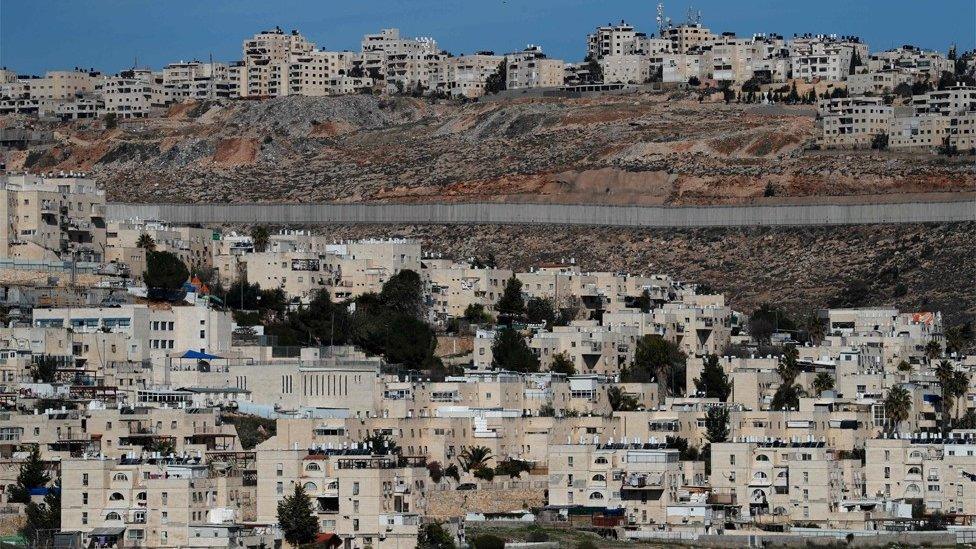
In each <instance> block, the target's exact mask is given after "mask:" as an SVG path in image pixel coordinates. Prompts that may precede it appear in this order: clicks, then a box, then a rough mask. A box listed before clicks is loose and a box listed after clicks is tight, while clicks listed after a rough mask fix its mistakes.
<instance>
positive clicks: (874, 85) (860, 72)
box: [847, 67, 916, 96]
mask: <svg viewBox="0 0 976 549" xmlns="http://www.w3.org/2000/svg"><path fill="white" fill-rule="evenodd" d="M915 78H916V77H915V75H913V74H911V73H910V72H907V71H902V70H890V69H884V70H875V71H872V70H865V69H864V67H859V68H858V69H856V70H855V72H854V74H850V75H848V76H847V92H848V93H849V94H850V95H851V96H859V95H879V96H883V95H887V94H890V93H892V92H893V91H894V90H895V88H897V87H898V86H900V85H902V84H906V85H909V86H910V85H912V84H913V83H914V82H915Z"/></svg>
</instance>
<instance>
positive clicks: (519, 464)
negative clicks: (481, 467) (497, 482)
mask: <svg viewBox="0 0 976 549" xmlns="http://www.w3.org/2000/svg"><path fill="white" fill-rule="evenodd" d="M531 470H532V464H531V463H529V462H528V461H522V460H520V459H514V458H506V459H505V460H504V461H502V462H501V463H499V464H498V465H496V466H495V474H496V475H499V476H501V475H504V476H507V477H511V478H519V477H520V476H522V473H528V472H529V471H531Z"/></svg>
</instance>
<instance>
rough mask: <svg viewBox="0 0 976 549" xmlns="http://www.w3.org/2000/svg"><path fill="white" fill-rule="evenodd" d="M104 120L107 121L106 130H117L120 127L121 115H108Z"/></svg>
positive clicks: (112, 113)
mask: <svg viewBox="0 0 976 549" xmlns="http://www.w3.org/2000/svg"><path fill="white" fill-rule="evenodd" d="M103 120H104V121H105V129H106V130H114V129H115V128H117V127H119V115H117V114H115V113H114V112H110V113H108V114H106V115H105V118H103Z"/></svg>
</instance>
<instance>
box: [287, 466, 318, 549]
mask: <svg viewBox="0 0 976 549" xmlns="http://www.w3.org/2000/svg"><path fill="white" fill-rule="evenodd" d="M278 525H279V526H281V531H282V532H283V533H284V535H285V541H287V542H288V543H290V544H291V545H294V546H296V547H297V546H300V545H303V544H305V543H312V542H313V541H315V535H316V534H318V533H319V521H318V519H317V518H316V517H315V514H314V513H313V511H312V498H310V497H308V494H307V493H305V488H303V487H302V485H301V483H299V482H296V483H295V492H294V493H293V494H292V495H290V496H286V497H285V498H284V499H282V500H281V501H279V502H278Z"/></svg>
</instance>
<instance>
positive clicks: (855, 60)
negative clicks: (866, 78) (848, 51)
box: [847, 49, 862, 74]
mask: <svg viewBox="0 0 976 549" xmlns="http://www.w3.org/2000/svg"><path fill="white" fill-rule="evenodd" d="M861 64H862V61H861V54H859V53H858V52H857V50H856V49H855V50H854V55H852V56H851V66H850V67H849V69H848V71H847V74H854V73H855V72H856V70H857V67H860V66H861Z"/></svg>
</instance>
